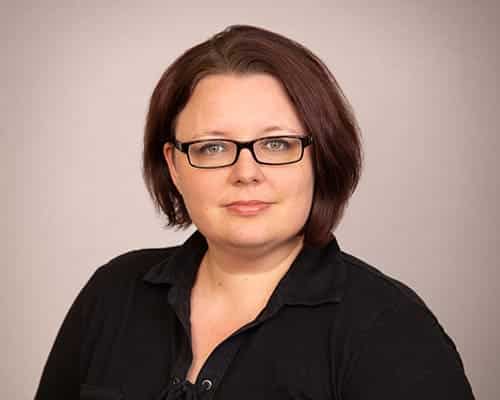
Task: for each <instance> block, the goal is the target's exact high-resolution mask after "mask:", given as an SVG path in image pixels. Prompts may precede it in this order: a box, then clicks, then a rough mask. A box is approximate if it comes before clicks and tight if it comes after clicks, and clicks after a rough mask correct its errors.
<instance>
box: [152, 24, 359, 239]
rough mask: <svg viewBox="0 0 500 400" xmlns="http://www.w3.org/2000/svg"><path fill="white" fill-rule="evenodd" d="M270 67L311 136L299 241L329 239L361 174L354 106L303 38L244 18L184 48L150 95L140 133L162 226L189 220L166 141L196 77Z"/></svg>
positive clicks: (181, 224)
mask: <svg viewBox="0 0 500 400" xmlns="http://www.w3.org/2000/svg"><path fill="white" fill-rule="evenodd" d="M224 73H232V74H249V73H268V74H270V75H272V76H273V77H275V78H277V79H278V80H279V81H281V83H282V84H283V86H284V88H285V89H286V92H287V93H288V95H289V97H290V100H291V101H292V103H293V104H294V106H295V108H296V110H297V112H298V116H299V119H300V120H301V122H302V124H303V126H304V127H305V129H306V132H307V133H308V134H310V135H312V136H313V139H314V140H313V149H312V159H313V168H314V176H315V185H314V198H313V202H312V207H311V212H310V215H309V218H308V220H307V222H306V224H305V226H304V229H303V232H304V241H305V242H306V243H307V244H309V245H315V246H320V245H324V244H326V243H327V242H328V241H329V240H330V239H331V231H332V230H334V229H335V227H336V226H337V225H338V223H339V222H340V220H341V218H342V216H343V213H344V210H345V207H346V205H347V203H348V200H349V198H350V196H351V195H352V193H353V192H354V190H355V188H356V186H357V184H358V181H359V179H360V175H361V164H362V150H361V140H360V131H359V128H358V126H357V123H356V120H355V117H354V114H353V111H352V109H351V107H350V105H349V103H348V101H347V99H346V98H345V96H344V94H343V92H342V90H341V89H340V87H339V85H338V83H337V81H336V80H335V78H334V76H333V75H332V73H331V72H330V71H329V70H328V68H327V67H326V66H325V64H324V63H323V62H322V61H321V60H320V59H319V58H318V57H316V56H315V55H314V54H312V53H311V51H309V50H308V49H307V48H305V47H304V46H302V45H301V44H299V43H297V42H295V41H293V40H291V39H289V38H286V37H284V36H282V35H279V34H277V33H274V32H271V31H268V30H265V29H262V28H258V27H254V26H249V25H232V26H229V27H227V28H226V29H224V30H223V31H221V32H219V33H217V34H215V35H214V36H212V37H211V38H210V39H208V40H206V41H205V42H203V43H200V44H198V45H196V46H194V47H192V48H191V49H189V50H187V51H186V52H184V54H182V55H181V56H180V57H179V58H177V59H176V60H175V61H174V62H173V63H172V64H171V65H170V66H169V67H168V68H167V70H166V71H165V72H164V73H163V75H162V77H161V79H160V81H159V82H158V84H157V85H156V88H155V89H154V91H153V94H152V96H151V101H150V105H149V111H148V115H147V120H146V128H145V134H144V153H143V176H144V180H145V183H146V186H147V189H148V191H149V193H150V195H151V197H152V198H153V201H154V202H155V205H156V206H157V207H158V208H159V209H160V210H161V211H163V213H164V214H165V215H166V216H167V219H168V223H167V226H178V227H182V228H187V227H188V226H189V225H191V223H192V221H191V218H190V216H189V214H188V212H187V209H186V206H185V204H184V201H183V198H182V196H181V194H180V193H179V192H178V191H177V189H176V187H175V185H174V184H173V181H172V178H171V177H170V173H169V171H168V167H167V164H166V162H165V159H164V157H163V144H164V143H165V142H167V141H172V140H173V139H174V136H175V126H176V118H177V116H178V114H179V113H180V111H181V110H182V108H183V107H184V106H185V105H186V103H187V102H188V100H189V97H190V95H191V93H192V92H193V90H194V87H195V85H196V84H197V83H198V82H199V81H200V79H202V78H203V77H205V76H207V75H209V74H224Z"/></svg>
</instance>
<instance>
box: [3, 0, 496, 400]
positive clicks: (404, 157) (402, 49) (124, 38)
mask: <svg viewBox="0 0 500 400" xmlns="http://www.w3.org/2000/svg"><path fill="white" fill-rule="evenodd" d="M41 3H42V2H16V3H15V4H14V2H11V4H5V3H2V11H1V12H0V15H1V20H0V30H1V37H2V42H3V46H2V49H3V50H2V53H3V57H2V62H1V63H0V68H1V71H0V72H1V75H0V76H1V77H2V81H3V83H2V96H1V101H2V103H1V112H2V115H1V124H0V129H1V157H2V164H3V168H1V170H0V179H1V181H0V182H1V189H2V192H1V193H2V196H1V201H2V207H1V210H2V212H3V213H4V214H5V215H4V217H3V218H4V220H5V221H6V223H3V224H2V225H3V226H4V229H2V231H1V235H2V236H1V243H2V248H1V251H2V253H3V254H4V255H3V260H4V265H3V270H4V275H3V279H2V280H1V283H0V285H1V286H0V293H1V297H2V301H1V308H2V310H1V311H2V313H1V316H2V321H1V323H2V329H1V331H0V332H1V335H2V336H1V343H2V347H3V348H2V353H3V356H2V359H3V362H2V366H1V368H2V376H1V379H2V382H1V384H0V397H1V398H3V399H25V398H30V397H32V396H33V393H34V391H35V388H36V385H37V383H38V379H39V376H40V373H41V370H42V367H43V364H44V362H45V359H46V357H47V354H48V351H49V349H50V347H51V345H52V342H53V340H54V337H55V334H56V332H57V330H58V328H59V326H60V323H61V321H62V319H63V317H64V315H65V314H66V311H67V310H68V308H69V306H70V304H71V302H72V301H73V299H74V298H75V296H76V294H77V293H78V291H79V290H80V288H81V287H82V286H83V284H84V283H85V282H86V280H87V279H88V278H89V276H90V274H91V273H92V272H93V271H94V270H95V269H96V268H97V267H98V266H99V265H101V264H103V263H104V262H106V261H107V260H109V259H110V258H112V257H114V256H116V255H118V254H120V253H122V252H124V251H127V250H130V249H135V248H141V247H160V246H166V245H171V244H174V243H179V242H181V241H182V240H183V239H184V238H185V237H186V236H187V234H188V233H190V232H191V231H189V232H182V233H179V232H174V231H165V230H163V229H162V228H161V226H162V220H161V219H160V218H159V217H158V216H157V215H156V214H155V212H154V209H153V207H152V204H151V202H150V201H149V198H148V196H147V194H146V191H145V189H144V186H143V183H142V180H141V175H140V158H141V140H142V130H143V125H144V117H145V112H146V108H147V102H148V99H149V96H150V95H151V92H152V90H153V87H154V85H155V84H156V82H157V80H158V79H159V77H160V74H161V73H162V72H163V70H164V69H165V68H166V66H167V65H168V64H169V63H171V62H172V61H173V60H174V58H175V57H177V56H178V55H179V54H180V53H181V52H182V51H184V50H186V49H187V48H189V47H191V46H193V45H195V44H197V43H199V42H200V41H203V40H205V39H207V38H208V37H209V36H210V35H211V34H213V33H215V32H217V31H219V30H221V29H223V28H224V27H226V26H227V25H230V24H235V23H249V24H254V25H258V26H262V27H264V28H268V29H271V30H275V31H277V32H280V33H283V34H285V35H287V36H289V37H291V38H293V39H296V40H298V41H300V42H302V43H303V44H304V45H306V46H307V47H309V48H310V49H311V50H312V51H313V52H315V53H316V54H318V55H319V56H320V57H321V58H322V59H323V60H324V61H325V62H326V63H327V65H328V66H329V67H330V68H331V70H332V71H333V73H334V74H335V76H336V77H337V79H338V81H339V83H340V85H341V87H342V88H343V90H344V91H345V93H346V95H347V97H348V98H349V100H350V101H351V103H352V104H353V106H354V109H355V112H356V115H357V118H358V119H359V123H360V126H361V129H362V133H363V142H364V149H365V154H366V155H365V162H366V164H365V170H364V174H363V176H362V180H361V183H360V186H359V188H358V190H357V192H356V193H355V195H354V197H353V198H352V201H351V203H350V206H349V208H348V210H347V213H346V215H345V217H344V220H343V222H342V224H341V225H340V226H339V228H338V229H337V231H336V233H337V237H338V240H339V243H340V246H341V248H342V249H343V250H345V251H348V252H351V253H352V254H354V255H356V256H357V257H360V258H363V259H364V260H366V261H367V262H369V263H371V264H373V265H375V266H376V267H378V268H380V269H382V270H383V271H384V272H386V273H387V274H389V275H392V276H393V277H395V278H397V279H400V280H402V281H403V282H405V283H407V284H408V285H409V286H411V287H412V288H413V289H415V290H416V291H417V293H419V294H420V295H421V296H422V297H423V298H424V300H425V301H426V302H427V303H428V305H429V306H430V308H431V309H432V310H433V311H434V313H435V314H436V316H437V317H438V319H439V320H440V322H441V323H442V325H443V326H444V327H445V329H446V331H447V332H448V334H449V335H450V336H451V337H452V338H453V340H454V341H455V343H456V345H457V347H458V349H459V352H460V354H461V356H462V359H463V361H464V363H465V369H466V373H467V375H468V377H469V379H470V381H471V383H472V386H473V389H474V392H475V394H476V396H477V398H481V399H485V400H487V399H491V400H493V399H496V398H499V396H500V391H499V385H498V383H497V380H498V377H499V369H500V361H499V359H498V355H499V354H500V348H499V347H500V346H499V337H500V328H499V319H500V317H499V313H498V309H497V307H496V303H497V302H498V298H499V296H498V287H499V285H498V280H499V272H498V267H499V262H498V256H499V245H500V243H499V234H498V224H499V222H500V216H499V210H498V204H499V203H500V201H499V200H500V195H499V184H498V175H497V170H498V164H499V163H498V161H497V160H498V152H499V150H500V148H499V147H500V146H499V144H500V143H499V141H500V140H499V135H498V133H499V132H498V128H497V124H498V119H499V112H500V107H499V77H498V71H499V70H500V56H499V45H498V38H499V37H500V29H499V24H500V12H499V10H500V6H499V4H498V3H497V2H493V1H475V2H472V1H430V0H425V1H416V0H415V1H402V0H400V1H395V0H393V1H352V0H350V1H344V2H339V1H324V2H320V1H307V2H303V1H301V2H296V3H293V2H290V1H274V2H270V1H252V2H235V1H225V2H222V1H219V2H217V1H210V2H205V3H203V4H202V2H194V1H186V0H185V1H182V2H180V3H181V5H179V4H177V3H179V2H173V1H172V2H170V1H161V2H156V3H152V2H150V3H144V2H140V3H139V2H136V3H133V2H106V1H87V2H81V3H84V5H80V4H79V2H71V1H70V2H68V1H59V2H54V1H45V2H43V5H42V4H41ZM244 3H247V4H246V5H245V4H244ZM145 4H147V5H145Z"/></svg>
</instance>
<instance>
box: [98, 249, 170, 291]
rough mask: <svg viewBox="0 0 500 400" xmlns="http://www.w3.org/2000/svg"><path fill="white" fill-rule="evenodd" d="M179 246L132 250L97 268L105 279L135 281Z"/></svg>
mask: <svg viewBox="0 0 500 400" xmlns="http://www.w3.org/2000/svg"><path fill="white" fill-rule="evenodd" d="M178 247H179V246H172V247H161V248H147V249H136V250H130V251H128V252H126V253H123V254H120V255H118V256H116V257H113V258H112V259H110V260H109V261H107V262H106V263H105V264H103V265H102V266H101V267H99V268H98V269H97V270H96V274H97V275H99V278H100V279H101V280H103V281H106V280H112V281H113V282H117V281H118V282H119V281H133V280H137V279H142V277H143V276H144V275H145V274H146V273H147V272H148V271H149V270H150V269H151V268H152V267H153V266H155V265H157V264H158V263H160V262H163V261H165V260H166V259H168V258H169V257H170V255H171V254H172V253H173V252H174V251H175V250H176V249H177V248H178Z"/></svg>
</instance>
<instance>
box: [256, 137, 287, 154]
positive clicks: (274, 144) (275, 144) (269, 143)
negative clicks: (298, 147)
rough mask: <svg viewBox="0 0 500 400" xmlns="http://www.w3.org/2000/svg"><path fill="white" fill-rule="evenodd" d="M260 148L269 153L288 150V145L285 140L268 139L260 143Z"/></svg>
mask: <svg viewBox="0 0 500 400" xmlns="http://www.w3.org/2000/svg"><path fill="white" fill-rule="evenodd" d="M262 146H263V147H264V149H265V150H270V151H285V150H288V149H289V148H290V143H289V142H288V141H287V140H286V139H278V138H273V139H268V140H264V141H263V142H262Z"/></svg>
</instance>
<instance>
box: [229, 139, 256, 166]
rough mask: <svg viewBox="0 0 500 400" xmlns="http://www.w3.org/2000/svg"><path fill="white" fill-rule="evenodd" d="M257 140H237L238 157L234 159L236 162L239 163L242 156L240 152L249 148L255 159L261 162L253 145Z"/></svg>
mask: <svg viewBox="0 0 500 400" xmlns="http://www.w3.org/2000/svg"><path fill="white" fill-rule="evenodd" d="M255 142H256V140H249V141H248V142H235V143H236V159H235V160H234V163H237V162H238V160H239V158H240V152H241V150H243V149H248V151H249V152H250V154H251V155H252V158H253V160H254V161H255V162H256V163H257V164H259V160H257V157H256V155H255V152H254V150H253V145H254V143H255Z"/></svg>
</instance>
